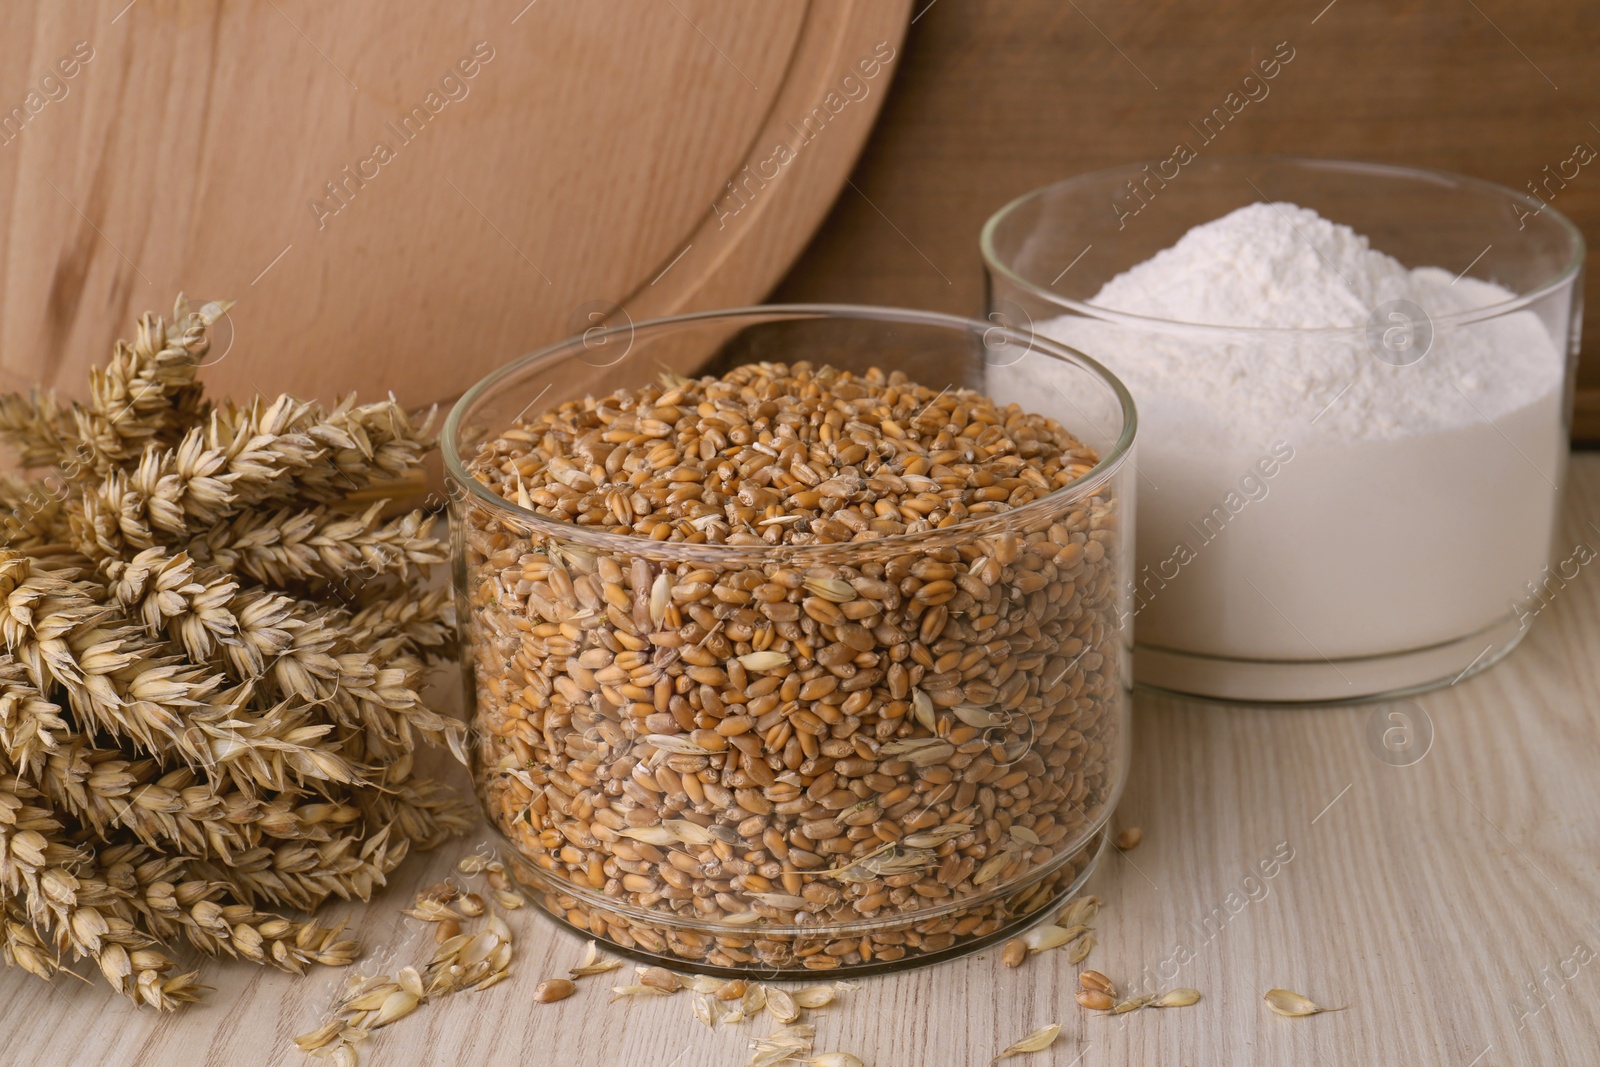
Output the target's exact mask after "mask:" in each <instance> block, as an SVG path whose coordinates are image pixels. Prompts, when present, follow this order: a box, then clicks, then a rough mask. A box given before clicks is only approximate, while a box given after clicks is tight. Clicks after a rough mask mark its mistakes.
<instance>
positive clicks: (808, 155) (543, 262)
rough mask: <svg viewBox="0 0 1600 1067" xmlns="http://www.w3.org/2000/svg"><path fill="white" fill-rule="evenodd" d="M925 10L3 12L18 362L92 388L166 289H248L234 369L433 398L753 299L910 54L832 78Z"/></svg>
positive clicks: (15, 371)
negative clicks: (509, 364) (605, 327)
mask: <svg viewBox="0 0 1600 1067" xmlns="http://www.w3.org/2000/svg"><path fill="white" fill-rule="evenodd" d="M909 4H910V0H893V2H889V3H882V2H872V3H869V2H866V0H816V2H814V3H792V4H785V5H780V6H778V7H763V8H760V9H757V8H754V7H751V6H749V5H745V4H740V3H736V2H730V0H673V2H672V3H658V2H643V0H630V2H626V3H620V4H616V5H611V4H605V5H602V4H580V3H576V2H573V0H544V2H541V3H528V2H527V0H468V2H464V3H459V4H451V5H437V4H430V5H422V6H416V5H413V6H400V7H396V6H394V5H390V4H384V3H380V2H377V0H352V2H349V3H343V4H338V5H317V4H311V3H305V2H301V0H278V2H258V0H250V2H242V0H241V2H228V3H216V4H211V3H198V2H194V0H138V2H136V3H134V4H127V0H104V2H101V3H96V4H82V5H57V4H48V3H38V4H33V3H20V4H14V5H9V6H8V7H7V8H6V9H5V12H4V14H3V15H0V211H3V212H4V220H5V221H4V225H3V226H0V264H3V273H0V377H3V378H4V379H5V381H4V383H3V384H5V385H6V386H8V387H18V386H23V387H26V386H29V385H34V384H39V383H43V384H46V385H55V384H58V383H61V384H65V385H66V386H67V387H69V388H72V387H75V386H76V385H77V383H79V382H80V381H81V380H82V379H83V372H84V370H85V368H86V367H87V366H88V365H90V364H91V363H93V362H98V361H100V360H103V359H104V358H105V355H106V354H107V353H108V352H109V351H110V345H111V343H112V341H113V340H114V339H115V338H117V337H123V336H128V335H129V333H130V332H131V328H132V324H133V321H134V319H135V317H136V316H137V315H138V314H139V313H141V312H142V311H144V310H146V309H156V310H165V309H166V308H168V307H169V306H170V303H171V300H172V297H173V295H174V294H175V293H176V292H177V291H178V290H179V289H180V288H182V289H185V290H186V291H187V292H188V293H189V294H190V295H191V296H193V297H196V298H199V299H211V298H218V297H229V298H233V299H235V300H237V301H238V305H237V306H236V307H235V308H234V310H233V312H232V313H231V324H232V327H233V331H234V343H235V347H234V348H232V349H228V350H226V352H225V354H221V355H218V356H216V357H213V362H214V364H215V365H214V366H212V367H209V368H208V370H207V371H206V376H207V378H208V380H209V382H210V383H211V384H212V385H213V387H215V388H216V389H218V390H219V391H220V392H223V393H232V394H235V395H238V394H243V393H246V392H247V391H254V390H258V389H259V390H261V391H267V392H276V391H279V390H290V391H294V392H298V393H304V394H315V395H320V396H322V397H324V398H329V397H332V396H334V395H337V394H341V393H343V392H345V391H348V390H352V389H359V390H361V391H362V392H363V393H371V392H373V391H378V392H380V393H381V392H383V391H386V390H390V389H393V390H394V391H396V392H397V393H398V394H399V395H400V397H401V399H402V400H404V401H406V402H409V403H419V404H420V403H424V402H432V401H438V400H442V399H447V398H450V397H452V396H454V395H457V394H459V393H460V392H461V391H463V389H464V388H465V387H466V386H468V385H470V384H471V383H472V382H473V381H475V380H476V379H477V378H479V377H481V376H482V375H483V374H484V373H486V372H487V371H488V370H490V369H492V368H493V367H495V366H497V365H499V364H500V363H502V362H504V361H505V360H507V359H509V358H511V357H514V356H517V355H520V354H522V353H523V352H526V351H529V350H531V349H533V348H537V347H539V346H540V345H543V344H546V343H549V342H551V341H554V340H557V339H559V338H561V337H565V336H568V335H569V334H572V333H577V332H580V331H581V330H583V329H585V328H587V327H589V326H592V325H595V324H596V323H597V322H598V321H600V320H602V319H604V318H605V317H606V316H607V315H608V314H611V313H612V309H614V308H616V307H617V306H620V307H621V308H622V309H624V312H623V313H625V314H630V315H633V316H634V317H639V316H640V315H642V314H655V313H660V312H666V311H677V310H684V309H689V308H703V307H708V306H712V305H715V304H724V303H750V302H754V301H756V300H757V299H759V298H760V297H761V296H762V295H763V294H764V293H765V292H766V291H767V290H768V289H769V288H770V287H771V286H772V284H773V283H774V281H775V280H776V279H777V278H778V277H779V276H781V274H782V273H783V271H784V270H785V269H786V267H787V266H788V264H789V263H790V261H791V260H792V259H793V257H794V256H795V255H796V254H797V253H798V251H799V250H800V248H801V247H802V246H803V245H804V244H805V242H806V241H807V240H808V239H809V237H810V235H811V233H812V231H813V230H814V229H815V227H816V225H817V224H818V223H819V222H820V220H821V218H822V216H823V214H824V213H825V212H826V210H827V207H828V205H829V204H830V203H831V202H832V199H833V197H834V195H835V193H836V192H837V190H838V189H839V188H840V187H841V185H842V183H843V181H844V178H845V175H846V174H847V172H848V170H849V168H850V166H851V165H852V163H853V162H854V159H855V156H856V153H857V151H858V149H859V148H860V145H861V144H862V142H863V141H864V139H865V137H866V134H867V131H868V130H869V129H870V127H871V124H872V120H873V118H874V117H875V115H876V112H877V108H878V105H879V103H880V102H881V101H882V100H883V98H884V95H885V94H884V90H885V88H886V86H887V84H888V82H889V80H890V78H891V77H892V76H893V74H894V72H895V69H896V64H895V63H894V62H893V61H892V58H891V60H890V61H888V62H881V63H878V61H877V60H874V62H875V63H877V66H878V69H877V72H876V74H875V76H874V77H873V78H871V79H869V80H868V82H869V86H870V89H871V91H870V92H868V93H865V94H864V95H863V94H857V95H858V98H857V99H850V98H849V93H848V91H847V90H841V88H840V86H841V83H842V82H843V80H844V79H846V78H853V79H859V78H860V72H859V69H858V65H859V63H860V62H861V61H863V60H864V59H873V58H874V55H875V53H876V55H877V56H878V57H879V59H881V57H882V55H883V54H884V51H885V50H886V51H887V53H888V54H889V55H890V56H891V57H892V56H893V55H894V54H895V52H896V50H897V48H898V45H899V43H900V37H901V34H902V32H903V29H904V26H905V24H906V21H907V19H908V18H909ZM124 5H126V6H124ZM79 42H81V45H80V43H79ZM75 49H77V52H76V53H75V52H74V50H75ZM460 63H465V64H466V66H465V67H462V68H460V69H457V64H460ZM69 69H70V70H71V71H72V76H71V77H67V76H66V72H67V71H68V70H69ZM468 70H471V72H472V73H471V74H470V76H469V75H468V73H467V71H468ZM447 76H449V78H450V79H451V80H450V81H448V82H447V81H446V80H445V79H446V77H447ZM851 84H855V82H854V81H852V83H851ZM430 93H431V94H433V95H432V96H431V97H430V95H429V94H430ZM835 100H837V101H843V103H842V105H840V106H838V107H837V110H835V108H834V105H833V101H835ZM13 107H15V108H16V110H15V111H13V110H12V109H13ZM814 108H822V109H823V110H822V113H821V119H820V120H815V125H816V126H817V128H818V130H819V134H818V136H816V137H813V138H809V139H807V140H805V141H804V142H803V143H802V142H801V140H800V138H799V135H797V134H796V133H793V132H791V131H790V124H791V123H794V124H796V125H797V126H799V125H801V124H803V122H804V121H805V120H806V119H807V118H808V117H810V116H812V114H813V109H814ZM414 109H415V113H414ZM408 122H409V125H407V123H408ZM7 123H9V125H7ZM780 141H789V142H791V143H793V144H794V151H795V158H794V159H793V160H792V161H790V162H786V163H784V164H782V165H778V164H768V163H767V161H768V160H770V158H771V157H772V155H773V153H774V149H775V147H776V146H777V144H778V143H779V142H780ZM380 144H381V145H383V146H385V148H386V149H387V154H385V153H380V152H379V150H378V146H379V145H380ZM764 164H766V171H765V173H766V174H767V175H768V177H766V178H762V177H761V176H760V175H759V174H757V175H756V176H755V177H754V178H752V177H751V175H750V172H749V171H747V170H746V169H745V168H746V167H751V168H758V169H759V168H760V167H762V166H763V165H764ZM346 168H349V169H348V170H347V169H346ZM730 182H735V183H737V184H738V187H739V188H740V189H742V190H747V196H748V198H750V199H751V200H753V201H754V203H752V204H751V206H749V207H748V208H746V209H745V210H740V211H738V212H737V213H736V214H734V213H732V211H731V208H730V207H729V206H727V205H726V204H722V206H720V207H719V204H721V203H722V202H723V201H724V200H725V198H726V197H728V196H729V195H730V194H729V183H730ZM635 305H637V309H638V310H636V309H635ZM225 348H226V346H218V351H219V352H223V350H224V349H225Z"/></svg>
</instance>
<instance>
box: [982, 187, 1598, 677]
mask: <svg viewBox="0 0 1600 1067" xmlns="http://www.w3.org/2000/svg"><path fill="white" fill-rule="evenodd" d="M1513 295H1514V294H1512V293H1511V292H1509V291H1508V290H1506V289H1503V288H1501V287H1500V286H1498V285H1494V284H1492V283H1489V282H1483V281H1478V280H1476V279H1472V278H1465V277H1463V278H1460V279H1456V278H1455V276H1454V275H1453V274H1452V273H1451V272H1449V271H1445V270H1442V269H1439V268H1435V267H1423V268H1419V269H1415V270H1408V269H1407V268H1406V267H1404V266H1403V265H1402V264H1400V263H1399V262H1398V261H1397V260H1395V259H1393V258H1391V257H1389V256H1386V255H1384V254H1383V253H1381V252H1378V251H1376V250H1374V249H1372V248H1370V247H1369V245H1368V242H1367V240H1366V238H1364V237H1362V236H1360V235H1358V234H1356V233H1355V232H1354V231H1353V230H1351V229H1350V228H1349V227H1347V226H1341V225H1336V224H1333V223H1330V222H1328V221H1327V220H1325V219H1323V218H1321V217H1320V216H1318V215H1317V214H1316V213H1315V212H1312V211H1308V210H1306V209H1304V208H1300V207H1296V206H1294V205H1292V204H1255V205H1252V206H1250V207H1246V208H1241V209H1239V210H1238V211H1235V212H1233V213H1232V214H1230V215H1227V216H1225V217H1223V218H1221V219H1217V220H1216V221H1214V222H1210V223H1207V224H1205V225H1203V226H1197V227H1195V228H1194V229H1193V230H1191V231H1189V233H1188V234H1186V235H1185V236H1184V237H1183V238H1182V239H1181V240H1180V241H1179V242H1178V243H1177V244H1176V245H1174V246H1173V247H1172V248H1169V249H1167V250H1165V251H1163V252H1160V253H1158V254H1157V255H1155V256H1153V257H1151V258H1150V259H1149V260H1147V261H1145V262H1144V263H1141V264H1139V265H1138V266H1135V267H1133V268H1132V269H1130V270H1128V271H1126V272H1125V273H1123V274H1121V275H1119V276H1117V277H1115V278H1113V279H1112V280H1111V281H1109V282H1108V283H1106V285H1105V286H1104V287H1103V288H1102V289H1101V291H1100V293H1099V294H1098V295H1097V296H1096V297H1095V298H1094V299H1093V300H1092V301H1090V303H1092V304H1094V305H1095V306H1097V307H1101V308H1106V309H1111V310H1115V311H1120V312H1124V313H1126V314H1130V315H1139V316H1144V317H1146V318H1147V319H1166V320H1170V323H1169V324H1162V323H1150V322H1140V323H1134V322H1130V321H1129V320H1122V321H1117V322H1107V321H1099V320H1092V319H1088V318H1082V317H1078V316H1064V317H1061V318H1057V319H1053V320H1050V321H1048V322H1042V323H1036V324H1035V328H1036V329H1037V330H1038V331H1039V332H1040V333H1043V334H1045V335H1046V336H1050V337H1054V338H1055V339H1057V340H1060V341H1062V342H1064V343H1066V344H1068V345H1070V346H1072V347H1074V348H1078V349H1080V350H1082V351H1084V352H1086V353H1087V354H1089V355H1090V356H1093V357H1094V358H1096V359H1098V360H1099V361H1101V362H1102V363H1104V364H1105V365H1106V366H1107V367H1109V368H1110V370H1111V371H1112V372H1113V373H1114V374H1116V375H1117V376H1118V377H1119V378H1121V379H1122V380H1123V382H1124V383H1125V384H1126V385H1127V386H1128V389H1129V391H1130V392H1131V393H1132V394H1133V396H1134V400H1135V402H1136V403H1137V405H1138V409H1139V422H1140V426H1139V437H1138V469H1139V472H1140V477H1139V479H1138V489H1137V493H1138V509H1137V511H1138V549H1139V551H1138V555H1139V573H1138V574H1137V575H1136V577H1135V585H1136V590H1135V593H1136V606H1137V609H1138V615H1137V622H1136V630H1135V634H1136V636H1137V638H1138V640H1139V642H1140V643H1141V644H1145V645H1153V646H1160V647H1165V648H1170V649H1175V650H1180V651H1185V652H1190V653H1197V654H1202V655H1208V656H1219V657H1231V658H1239V659H1256V660H1301V659H1306V660H1321V659H1323V658H1333V659H1339V658H1344V657H1360V656H1372V655H1381V654H1386V653H1391V652H1398V651H1402V650H1409V649H1417V648H1422V647H1425V646H1428V645H1434V644H1438V643H1441V642H1445V641H1450V640H1453V639H1457V638H1462V637H1465V636H1467V635H1469V634H1473V633H1476V632H1478V631H1480V630H1483V629H1484V628H1486V627H1489V626H1491V625H1493V624H1495V623H1496V622H1497V621H1500V620H1502V619H1504V618H1505V617H1506V616H1507V615H1508V614H1509V613H1510V612H1511V611H1512V603H1513V601H1515V600H1517V599H1519V598H1521V597H1523V596H1524V595H1525V591H1526V590H1525V583H1526V582H1528V581H1529V580H1531V579H1533V578H1534V577H1535V576H1536V575H1537V573H1538V572H1539V570H1540V569H1541V568H1542V567H1543V566H1544V565H1545V563H1546V562H1547V561H1548V554H1549V549H1550V546H1551V538H1552V531H1553V528H1554V521H1555V509H1556V503H1557V497H1558V493H1557V490H1556V488H1555V486H1556V485H1558V484H1559V483H1560V481H1561V478H1562V474H1563V465H1564V458H1565V454H1566V446H1565V439H1564V428H1563V425H1562V409H1561V397H1562V389H1561V386H1562V381H1563V360H1562V357H1561V354H1560V352H1559V351H1558V348H1557V346H1556V345H1553V344H1552V343H1551V339H1550V334H1549V332H1548V331H1547V330H1546V328H1545V327H1544V325H1543V324H1542V323H1541V321H1540V320H1539V318H1538V317H1537V316H1536V315H1535V314H1534V313H1532V312H1530V311H1522V312H1518V313H1515V314H1510V315H1503V316H1500V317H1496V318H1490V319H1487V320H1484V319H1481V318H1480V320H1479V321H1477V322H1472V321H1470V320H1471V319H1472V317H1473V316H1471V315H1467V316H1465V317H1464V319H1463V317H1462V313H1463V312H1469V311H1471V310H1473V309H1481V308H1486V307H1489V306H1490V305H1494V304H1498V303H1501V302H1503V301H1506V300H1510V299H1512V298H1513ZM1391 300H1409V301H1412V302H1413V303H1415V304H1417V305H1420V306H1421V307H1422V308H1424V309H1426V310H1427V312H1428V314H1429V316H1430V317H1431V318H1432V320H1433V329H1434V331H1435V335H1434V338H1433V341H1432V346H1431V348H1430V349H1429V350H1428V352H1427V354H1426V355H1425V356H1424V357H1423V358H1422V359H1421V360H1420V361H1418V362H1415V363H1412V364H1410V365H1408V366H1394V365H1392V363H1390V362H1385V361H1383V360H1380V359H1379V358H1377V356H1376V355H1375V354H1374V352H1373V349H1372V348H1371V347H1370V346H1369V344H1368V340H1367V332H1366V329H1365V326H1366V324H1367V321H1368V317H1369V315H1370V314H1371V313H1372V311H1373V309H1374V308H1376V307H1378V306H1379V305H1381V304H1383V303H1385V302H1386V301H1391ZM1179 323H1204V324H1210V325H1212V326H1214V327H1253V328H1255V329H1237V330H1232V331H1229V330H1222V329H1209V330H1197V329H1189V328H1185V327H1183V326H1180V325H1178V324H1179ZM1263 327H1266V328H1286V327H1295V328H1299V329H1302V330H1317V331H1319V332H1314V333H1292V332H1283V333H1277V332H1263V331H1262V329H1261V328H1263ZM1390 358H1391V359H1395V358H1396V357H1393V356H1391V357H1390ZM1058 374H1059V372H1057V371H1055V370H1053V369H1052V368H1051V367H1050V366H1049V365H1048V364H1047V363H1046V362H1045V361H1044V360H1043V359H1042V358H1041V357H1037V356H1035V357H1030V358H1025V359H1023V360H1022V361H1021V362H1020V363H1018V364H1017V365H1015V366H1010V367H992V368H990V389H991V391H992V392H993V393H994V394H995V395H996V397H997V398H999V399H1002V400H1015V401H1017V402H1019V403H1023V404H1027V403H1029V402H1030V401H1031V402H1032V403H1033V404H1034V406H1035V407H1038V406H1041V403H1043V404H1044V406H1045V408H1046V410H1052V408H1060V410H1059V411H1053V413H1056V414H1058V415H1059V416H1060V417H1061V418H1063V419H1064V420H1065V421H1068V422H1069V424H1070V421H1071V420H1072V418H1073V416H1074V414H1075V412H1074V410H1073V404H1072V401H1073V399H1074V398H1070V397H1066V396H1065V395H1062V396H1061V397H1058V398H1057V399H1058V400H1060V403H1059V404H1057V405H1049V403H1048V400H1042V399H1041V398H1042V397H1051V396H1056V394H1057V392H1058V389H1057V388H1056V387H1057V386H1059V385H1060V384H1061V382H1062V381H1064V379H1061V378H1059V377H1058ZM1077 414H1080V415H1083V416H1091V417H1092V415H1093V413H1092V412H1087V413H1085V412H1079V413H1077Z"/></svg>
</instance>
